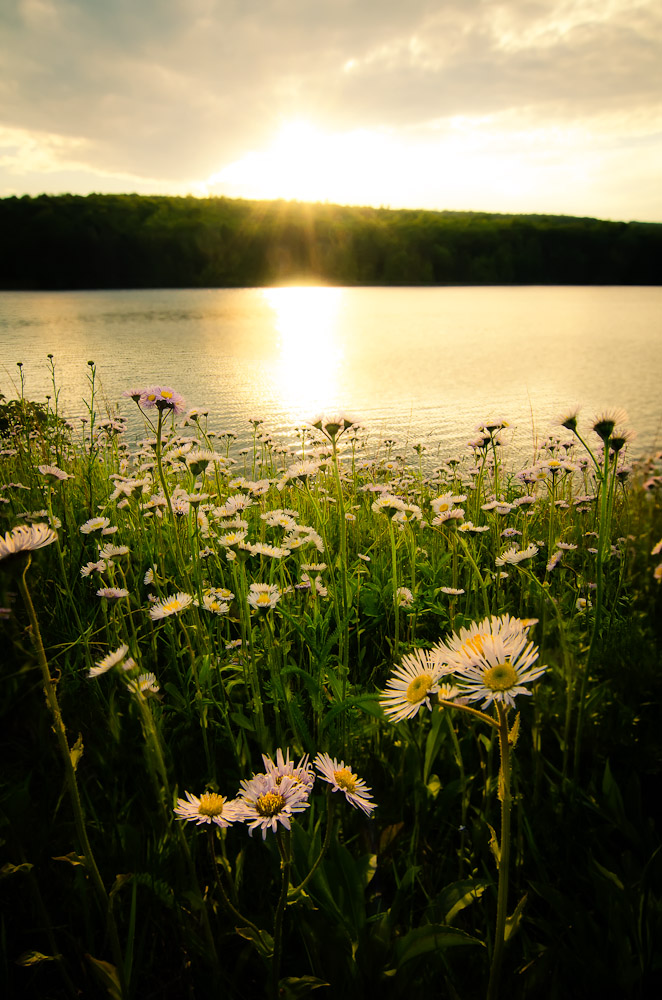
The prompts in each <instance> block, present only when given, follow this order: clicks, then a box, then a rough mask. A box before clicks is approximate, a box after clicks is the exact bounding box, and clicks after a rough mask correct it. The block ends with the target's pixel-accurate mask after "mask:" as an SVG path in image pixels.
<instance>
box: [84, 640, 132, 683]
mask: <svg viewBox="0 0 662 1000" xmlns="http://www.w3.org/2000/svg"><path fill="white" fill-rule="evenodd" d="M128 652H129V647H128V646H127V645H122V646H120V647H119V649H116V650H115V651H114V652H113V653H108V655H107V656H104V658H103V659H102V660H97V663H96V666H94V667H90V672H89V674H88V675H87V676H88V677H100V676H101V674H105V673H106V671H108V670H111V669H112V668H113V667H115V666H117V664H118V663H121V662H122V660H123V659H124V657H125V656H126V654H127V653H128Z"/></svg>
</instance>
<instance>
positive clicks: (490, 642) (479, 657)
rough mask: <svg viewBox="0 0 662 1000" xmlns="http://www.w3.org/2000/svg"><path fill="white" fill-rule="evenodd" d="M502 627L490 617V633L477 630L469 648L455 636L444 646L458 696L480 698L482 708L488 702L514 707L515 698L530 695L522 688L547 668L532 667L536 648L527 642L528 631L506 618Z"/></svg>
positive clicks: (500, 623)
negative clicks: (506, 621) (453, 648)
mask: <svg viewBox="0 0 662 1000" xmlns="http://www.w3.org/2000/svg"><path fill="white" fill-rule="evenodd" d="M507 617H508V616H504V618H507ZM483 624H484V623H483ZM504 624H505V623H504V620H503V619H501V620H500V619H494V618H493V619H492V622H491V624H490V631H487V630H483V631H477V632H476V633H475V634H474V636H473V642H472V643H471V645H470V644H469V642H466V641H465V642H464V643H462V642H461V639H460V637H457V636H455V635H453V636H452V637H451V639H450V640H449V641H448V642H447V643H446V644H445V648H444V654H445V659H446V663H447V668H448V669H449V670H450V671H452V673H453V681H454V682H455V684H456V685H457V687H458V689H459V692H460V696H461V697H463V698H466V700H467V701H478V700H480V699H482V700H483V703H482V706H481V707H482V708H487V707H488V706H489V705H491V704H492V702H500V703H501V704H503V705H508V706H514V704H515V698H516V697H517V695H520V694H524V695H530V694H531V692H530V691H529V690H527V688H526V685H527V684H530V683H532V682H533V681H535V680H537V679H538V678H539V677H540V676H541V675H542V674H543V673H544V672H545V670H546V669H547V667H545V666H542V667H541V666H539V667H535V666H534V663H535V661H536V660H537V659H538V649H537V647H536V646H534V644H533V643H532V642H529V637H528V629H527V628H525V627H523V626H522V623H521V622H519V623H518V622H517V619H509V621H508V623H507V626H506V627H505V628H504ZM518 625H519V627H517V626H518ZM453 646H455V647H457V648H456V649H455V650H454V651H453V650H452V648H451V647H453Z"/></svg>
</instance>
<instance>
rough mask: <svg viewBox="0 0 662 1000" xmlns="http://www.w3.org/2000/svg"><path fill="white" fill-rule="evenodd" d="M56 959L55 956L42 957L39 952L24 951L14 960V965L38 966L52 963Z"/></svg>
mask: <svg viewBox="0 0 662 1000" xmlns="http://www.w3.org/2000/svg"><path fill="white" fill-rule="evenodd" d="M56 958H57V956H56V955H44V954H43V953H42V952H40V951H24V952H23V954H22V955H19V957H18V958H17V959H16V964H17V965H23V966H28V965H39V963H40V962H54V961H55V960H56Z"/></svg>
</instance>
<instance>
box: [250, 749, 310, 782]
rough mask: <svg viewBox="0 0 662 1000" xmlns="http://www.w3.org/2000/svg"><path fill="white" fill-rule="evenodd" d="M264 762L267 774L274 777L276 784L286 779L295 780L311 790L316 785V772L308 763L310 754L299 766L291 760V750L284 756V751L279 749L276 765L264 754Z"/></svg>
mask: <svg viewBox="0 0 662 1000" xmlns="http://www.w3.org/2000/svg"><path fill="white" fill-rule="evenodd" d="M262 762H263V763H264V770H265V773H266V774H268V775H269V774H271V775H273V776H274V777H275V779H276V784H279V783H280V781H279V779H280V778H284V777H289V778H294V779H295V780H296V781H300V782H301V783H302V784H303V785H305V786H306V788H308V789H311V788H312V786H313V785H314V783H315V772H314V771H313V769H312V767H311V765H310V764H309V763H308V754H306V755H305V757H302V758H301V760H300V761H299V763H298V764H295V763H294V761H291V760H290V751H289V749H288V750H287V751H286V752H285V756H283V751H282V750H281V749H280V747H279V748H278V750H276V762H275V763H274V761H273V760H272V759H271V757H268V756H267V755H266V754H264V753H263V754H262Z"/></svg>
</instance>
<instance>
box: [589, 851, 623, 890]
mask: <svg viewBox="0 0 662 1000" xmlns="http://www.w3.org/2000/svg"><path fill="white" fill-rule="evenodd" d="M592 860H593V864H594V865H595V867H596V868H597V869H598V871H599V872H600V874H601V875H604V877H605V878H606V879H608V880H609V881H610V882H612V883H613V884H614V885H615V886H616V888H617V889H625V886H624V885H623V883H622V882H621V880H620V878H619V877H618V875H616V874H615V873H614V872H610V871H609V869H608V868H604V867H603V866H602V865H601V864H600V862H599V861H596V860H595V858H593V859H592Z"/></svg>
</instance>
